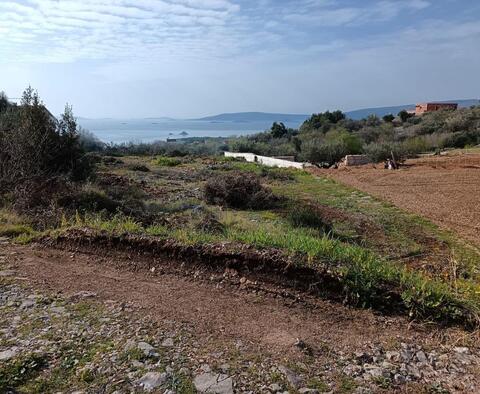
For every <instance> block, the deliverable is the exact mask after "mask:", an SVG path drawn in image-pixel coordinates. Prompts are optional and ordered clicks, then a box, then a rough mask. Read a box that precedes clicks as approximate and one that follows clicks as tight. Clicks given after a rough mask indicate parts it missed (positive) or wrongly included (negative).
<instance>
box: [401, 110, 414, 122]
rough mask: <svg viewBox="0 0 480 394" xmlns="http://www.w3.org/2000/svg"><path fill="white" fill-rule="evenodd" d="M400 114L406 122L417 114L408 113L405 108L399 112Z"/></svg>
mask: <svg viewBox="0 0 480 394" xmlns="http://www.w3.org/2000/svg"><path fill="white" fill-rule="evenodd" d="M398 116H399V117H400V119H401V120H402V122H403V123H405V122H406V121H407V120H408V119H410V118H411V117H413V116H415V115H413V114H410V113H408V112H407V111H405V110H402V111H400V112H399V113H398Z"/></svg>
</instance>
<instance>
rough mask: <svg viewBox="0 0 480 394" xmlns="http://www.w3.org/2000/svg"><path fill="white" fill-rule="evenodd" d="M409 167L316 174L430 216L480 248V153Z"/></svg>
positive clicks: (423, 160)
mask: <svg viewBox="0 0 480 394" xmlns="http://www.w3.org/2000/svg"><path fill="white" fill-rule="evenodd" d="M405 164H406V165H405V166H404V167H402V168H401V169H400V170H398V171H389V170H385V169H384V168H383V166H382V165H376V166H372V165H366V166H361V167H347V168H342V169H339V170H314V172H315V173H320V174H322V175H327V176H331V177H332V178H334V179H336V180H338V181H340V182H342V183H344V184H347V185H349V186H353V187H355V188H357V189H360V190H362V191H364V192H367V193H370V194H372V195H374V196H377V197H380V198H382V199H385V200H388V201H390V202H392V203H393V204H395V205H397V206H398V207H400V208H402V209H405V210H408V211H411V212H414V213H416V214H419V215H422V216H425V217H427V218H428V219H430V220H431V221H433V222H434V223H436V224H438V225H440V226H441V227H443V228H447V229H450V230H453V231H454V232H456V233H457V234H459V235H460V236H462V237H464V238H465V239H468V240H470V241H473V242H474V243H476V244H477V245H480V209H478V207H480V154H478V153H477V154H473V153H472V154H455V155H448V156H432V157H425V158H420V159H413V160H408V161H407V162H406V163H405ZM375 167H376V168H375Z"/></svg>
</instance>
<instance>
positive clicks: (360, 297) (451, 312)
mask: <svg viewBox="0 0 480 394" xmlns="http://www.w3.org/2000/svg"><path fill="white" fill-rule="evenodd" d="M257 214H258V215H263V216H265V215H266V216H267V217H268V215H267V212H264V213H257ZM271 219H272V220H270V221H268V220H266V221H265V222H266V223H267V224H266V225H265V227H263V228H262V227H259V226H256V225H255V224H254V222H251V221H248V220H246V219H245V218H242V217H241V216H238V215H237V214H236V213H235V212H230V213H226V214H225V217H224V218H222V221H223V223H224V224H225V230H224V231H222V232H220V233H216V234H212V233H207V232H204V231H199V230H195V229H191V228H181V229H169V228H167V227H165V226H160V225H156V226H149V227H143V226H142V225H140V224H139V223H137V222H135V221H134V220H133V219H132V218H129V217H125V216H122V215H117V216H115V217H113V218H111V219H105V218H102V217H101V215H86V216H84V217H80V216H77V217H76V218H75V219H73V220H72V221H70V222H64V224H63V227H62V228H60V229H57V230H56V231H55V232H52V234H51V235H52V236H54V235H55V234H59V233H63V232H65V231H68V230H71V229H75V228H85V227H88V228H90V229H94V230H97V231H102V232H107V233H108V234H111V235H124V236H125V235H130V234H131V235H135V234H137V235H149V236H152V237H158V238H160V239H173V240H176V241H177V242H180V243H181V244H184V245H197V246H201V245H204V244H207V243H209V244H212V243H214V244H215V243H220V242H222V241H225V240H228V241H233V242H238V243H243V244H247V245H253V246H255V247H257V248H259V249H264V248H275V249H280V250H283V251H285V252H286V253H289V254H291V255H292V256H294V257H295V258H294V262H295V264H296V265H297V266H299V267H302V266H304V267H309V268H313V269H315V270H319V271H325V270H328V272H329V273H330V275H331V276H332V277H334V278H335V280H337V281H338V282H339V283H340V284H341V285H342V287H343V292H344V296H345V297H346V299H347V300H348V301H349V303H350V304H353V305H357V306H361V307H367V308H369V307H372V308H376V309H383V310H386V309H395V308H400V309H403V310H405V311H406V312H407V313H408V314H409V315H410V316H411V317H412V318H422V319H432V320H436V321H442V322H455V323H461V324H465V325H467V326H474V325H477V324H478V316H479V315H480V310H479V305H480V299H479V296H478V294H479V293H478V287H474V286H471V285H470V284H468V283H464V282H457V283H456V287H453V286H452V284H450V283H447V282H442V281H441V280H438V279H434V278H430V277H428V276H426V275H423V274H422V273H421V272H415V271H412V270H409V269H408V268H406V267H404V266H401V265H399V264H394V263H392V262H391V261H389V260H386V259H384V258H382V257H381V256H379V255H377V254H376V253H374V252H372V251H371V250H368V249H366V248H364V247H361V246H358V245H352V244H348V243H345V242H342V241H339V240H337V239H334V238H332V237H330V236H329V235H328V234H323V235H320V234H319V233H318V231H316V230H313V229H294V228H290V227H288V225H286V224H282V223H281V222H279V221H278V220H277V219H275V218H274V217H271Z"/></svg>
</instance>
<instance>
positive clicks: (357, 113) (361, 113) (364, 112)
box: [345, 99, 480, 120]
mask: <svg viewBox="0 0 480 394" xmlns="http://www.w3.org/2000/svg"><path fill="white" fill-rule="evenodd" d="M440 102H441V103H442V102H443V103H458V104H459V106H460V107H461V108H465V107H470V106H472V105H479V104H480V100H474V99H470V100H447V101H440ZM412 108H415V104H404V105H396V106H392V107H376V108H363V109H357V110H353V111H348V112H345V114H346V115H347V116H348V117H349V118H351V119H355V120H359V119H363V118H366V117H367V116H368V115H377V116H379V117H382V116H385V115H387V114H394V115H396V114H398V113H399V112H400V111H402V110H408V109H412Z"/></svg>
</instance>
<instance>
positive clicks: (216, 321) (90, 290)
mask: <svg viewBox="0 0 480 394" xmlns="http://www.w3.org/2000/svg"><path fill="white" fill-rule="evenodd" d="M0 243H1V244H0V288H1V296H0V314H1V315H0V316H1V318H2V319H1V323H0V333H1V341H0V359H1V361H0V384H2V382H5V381H6V382H7V383H5V385H4V386H3V389H5V387H16V388H17V390H18V391H19V392H64V393H73V392H80V393H113V392H115V393H116V394H119V393H130V392H144V391H149V392H158V393H190V392H196V391H197V392H210V393H233V392H238V393H276V392H279V393H282V392H290V393H308V392H311V393H315V392H343V393H348V392H355V393H369V392H420V391H419V390H420V389H422V390H423V389H427V390H436V391H434V392H466V393H467V392H468V393H471V392H478V391H479V390H480V381H479V379H480V373H479V372H480V371H479V365H480V352H479V347H478V344H479V343H478V337H477V336H476V335H475V334H471V333H467V332H464V331H462V330H459V329H453V328H451V329H439V328H435V327H434V326H431V327H429V326H422V325H416V324H412V323H410V322H408V321H407V320H406V319H403V318H398V317H385V316H378V315H375V314H373V313H372V312H370V311H365V310H354V309H349V308H345V307H343V306H342V305H339V304H334V303H330V302H327V301H322V300H313V299H310V298H308V297H307V296H304V295H302V294H297V297H296V299H295V300H292V299H291V297H288V298H283V297H281V296H279V295H278V294H279V292H278V291H277V292H273V293H272V292H267V291H262V290H258V288H259V286H256V287H255V289H256V290H252V289H249V288H248V286H246V284H248V283H249V280H248V279H246V278H238V277H236V275H235V272H232V270H226V271H225V273H224V274H223V275H216V274H214V273H212V272H208V271H204V272H200V271H198V270H196V271H195V272H191V271H189V270H188V269H186V270H185V274H184V275H183V276H182V275H179V274H178V273H176V274H170V273H168V272H162V273H161V274H159V273H157V272H149V271H147V272H128V271H125V269H122V270H120V269H117V268H115V267H116V266H117V265H118V266H122V267H125V264H126V263H127V262H128V261H129V260H130V259H129V257H128V256H124V257H123V259H124V260H125V261H122V262H119V261H118V260H119V259H121V258H122V257H119V256H118V255H116V256H112V257H110V258H109V257H102V258H100V257H98V256H95V255H92V254H82V253H78V252H77V253H72V252H66V251H59V250H52V249H38V248H35V247H18V246H11V245H9V244H7V243H5V241H0ZM277 290H279V289H277ZM284 291H287V290H286V289H285V290H284ZM272 294H277V295H276V296H275V295H272ZM17 367H18V368H17ZM22 371H23V372H22ZM2 379H3V380H2ZM442 390H443V391H442ZM0 391H2V390H1V389H0ZM432 392H433V391H432Z"/></svg>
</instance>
